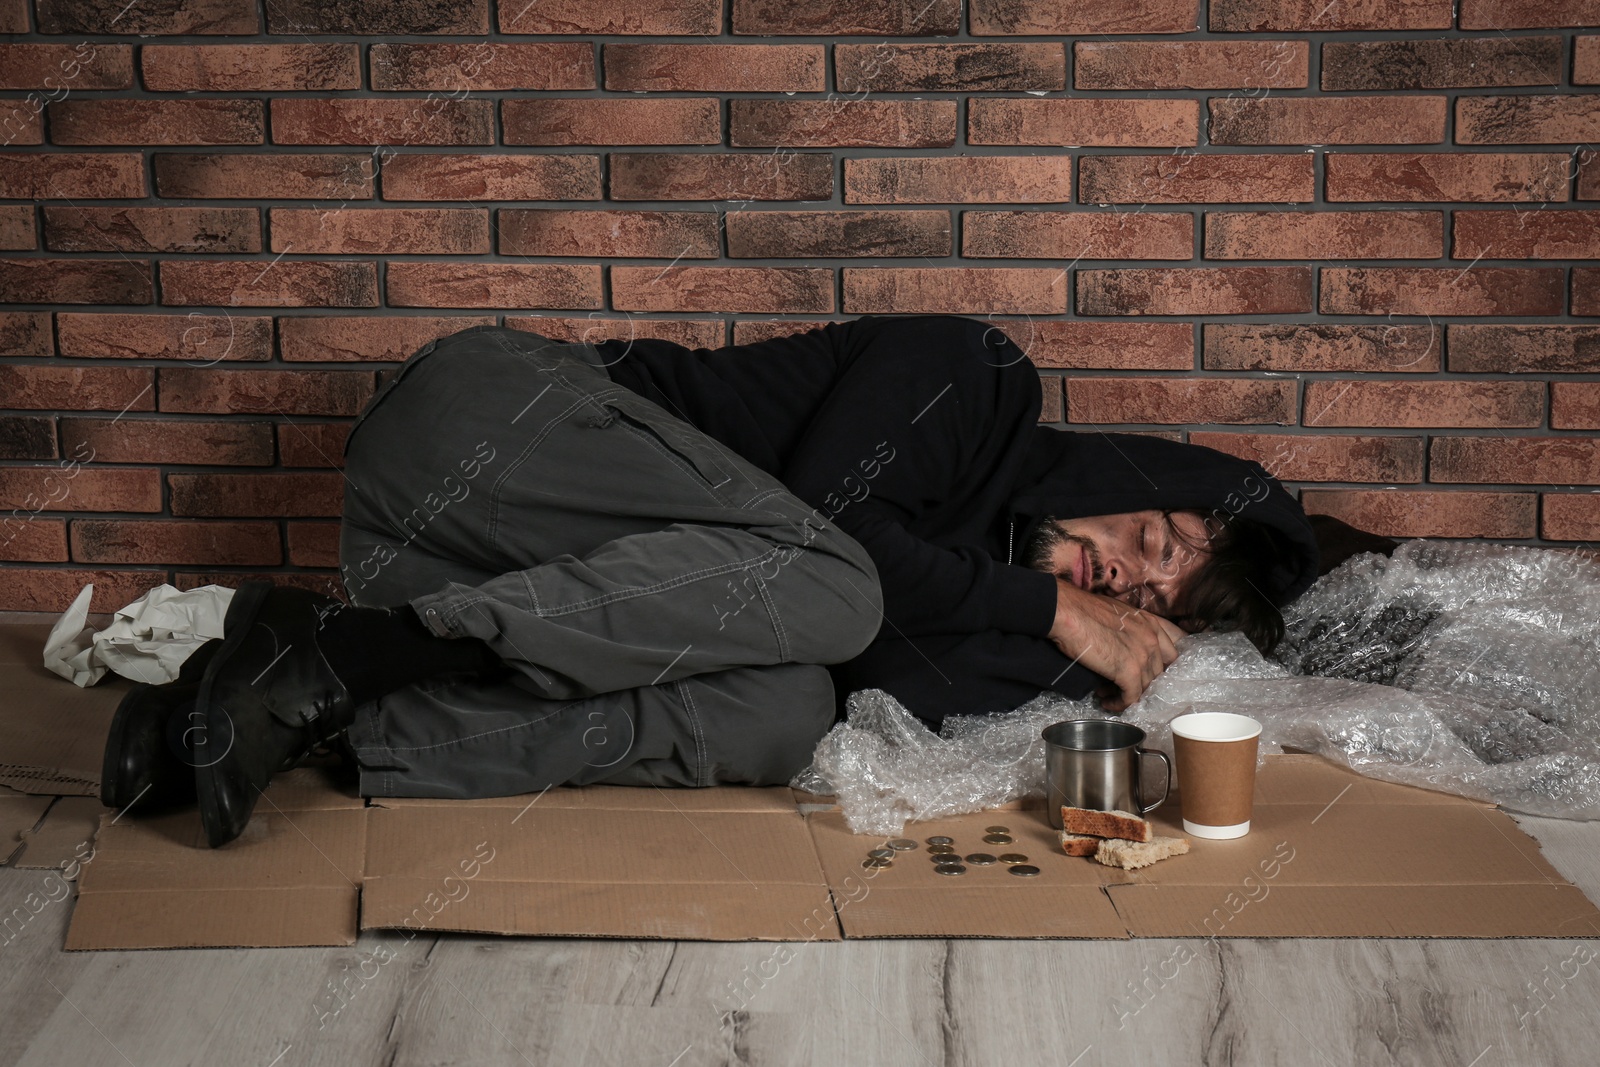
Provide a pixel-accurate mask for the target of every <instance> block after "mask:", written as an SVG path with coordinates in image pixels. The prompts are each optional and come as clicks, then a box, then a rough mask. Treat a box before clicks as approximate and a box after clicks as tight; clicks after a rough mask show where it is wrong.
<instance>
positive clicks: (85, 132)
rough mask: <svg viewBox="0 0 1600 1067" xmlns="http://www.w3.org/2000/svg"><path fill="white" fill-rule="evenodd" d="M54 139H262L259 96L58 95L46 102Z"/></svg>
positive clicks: (152, 141) (216, 141)
mask: <svg viewBox="0 0 1600 1067" xmlns="http://www.w3.org/2000/svg"><path fill="white" fill-rule="evenodd" d="M49 118H50V140H51V141H52V142H54V143H55V144H74V145H76V144H82V145H153V144H261V143H263V142H264V141H265V140H266V117H265V115H263V113H262V110H261V101H259V100H62V101H60V102H58V103H54V104H51V105H50V107H49Z"/></svg>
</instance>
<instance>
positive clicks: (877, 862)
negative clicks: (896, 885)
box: [861, 856, 894, 867]
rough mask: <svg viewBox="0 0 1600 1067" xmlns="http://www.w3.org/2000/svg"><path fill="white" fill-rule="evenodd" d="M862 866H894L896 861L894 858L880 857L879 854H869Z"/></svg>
mask: <svg viewBox="0 0 1600 1067" xmlns="http://www.w3.org/2000/svg"><path fill="white" fill-rule="evenodd" d="M861 866H863V867H893V866H894V861H893V860H886V859H880V858H879V857H877V856H868V857H867V858H866V859H864V860H862V861H861Z"/></svg>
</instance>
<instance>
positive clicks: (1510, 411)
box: [1301, 380, 1544, 429]
mask: <svg viewBox="0 0 1600 1067" xmlns="http://www.w3.org/2000/svg"><path fill="white" fill-rule="evenodd" d="M1301 422H1302V424H1303V425H1305V426H1379V427H1400V426H1411V427H1417V428H1421V429H1427V428H1429V427H1444V426H1461V427H1479V426H1542V425H1543V424H1544V383H1543V382H1383V381H1380V382H1363V381H1337V380H1333V381H1315V382H1307V383H1306V397H1305V415H1304V418H1303V419H1302V420H1301Z"/></svg>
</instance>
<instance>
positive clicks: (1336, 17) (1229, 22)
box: [1210, 0, 1452, 33]
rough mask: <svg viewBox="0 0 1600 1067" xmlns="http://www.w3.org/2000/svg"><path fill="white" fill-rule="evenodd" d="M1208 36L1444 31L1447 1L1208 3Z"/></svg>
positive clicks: (1229, 0)
mask: <svg viewBox="0 0 1600 1067" xmlns="http://www.w3.org/2000/svg"><path fill="white" fill-rule="evenodd" d="M1210 11H1211V21H1210V28H1211V31H1212V32H1213V33H1215V32H1217V31H1218V30H1221V31H1223V32H1225V33H1249V32H1253V31H1260V30H1291V31H1295V30H1301V31H1304V30H1309V31H1313V32H1317V33H1325V32H1328V31H1331V30H1448V29H1450V19H1451V14H1452V12H1451V0H1401V2H1399V3H1395V2H1392V0H1352V2H1350V3H1336V4H1330V3H1328V2H1327V0H1212V2H1211V7H1210Z"/></svg>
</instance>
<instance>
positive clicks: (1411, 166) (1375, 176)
mask: <svg viewBox="0 0 1600 1067" xmlns="http://www.w3.org/2000/svg"><path fill="white" fill-rule="evenodd" d="M1325 162H1326V164H1327V172H1328V178H1327V197H1328V199H1329V200H1330V201H1333V200H1364V201H1368V202H1374V201H1417V200H1427V201H1450V200H1468V201H1480V202H1481V201H1504V200H1565V199H1566V198H1567V178H1566V174H1567V157H1566V156H1565V155H1564V154H1562V153H1559V152H1371V153H1368V152H1329V153H1328V154H1327V156H1326V159H1325Z"/></svg>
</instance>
